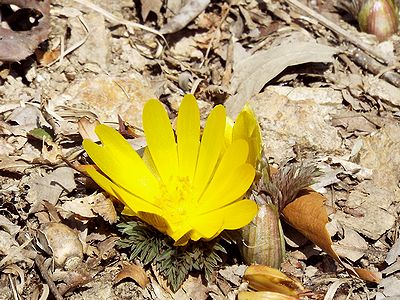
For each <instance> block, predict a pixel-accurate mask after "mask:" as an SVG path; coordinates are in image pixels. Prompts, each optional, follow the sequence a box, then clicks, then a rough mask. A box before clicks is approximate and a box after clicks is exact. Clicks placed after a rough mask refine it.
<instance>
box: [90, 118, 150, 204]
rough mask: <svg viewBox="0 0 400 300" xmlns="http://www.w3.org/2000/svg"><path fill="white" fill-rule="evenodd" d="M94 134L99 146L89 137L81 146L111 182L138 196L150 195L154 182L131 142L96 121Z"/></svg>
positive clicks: (146, 196)
mask: <svg viewBox="0 0 400 300" xmlns="http://www.w3.org/2000/svg"><path fill="white" fill-rule="evenodd" d="M96 134H97V135H98V136H99V138H100V140H101V142H102V143H103V146H99V145H97V144H95V143H93V142H92V141H90V140H84V141H83V147H84V149H85V150H86V152H87V153H88V155H89V156H90V158H91V159H92V160H93V161H94V162H95V164H96V165H97V166H98V167H99V168H100V170H101V171H102V172H103V173H104V174H106V175H107V176H108V177H109V178H110V179H111V180H112V181H113V182H114V183H116V184H117V185H119V186H122V187H124V188H125V189H127V190H128V191H130V192H131V193H134V194H136V195H137V196H139V197H142V198H152V197H154V192H155V190H156V189H157V187H158V182H157V180H156V179H155V178H154V176H153V174H152V173H151V172H150V170H149V169H148V168H147V166H146V165H145V164H144V162H143V160H142V159H141V158H140V156H139V155H138V154H137V153H136V151H135V150H134V149H133V148H132V147H131V145H130V144H129V143H128V142H127V141H126V140H125V139H124V138H123V137H122V136H121V135H120V134H119V133H118V132H117V131H116V130H114V129H113V128H111V127H108V126H106V125H102V124H101V125H98V126H97V127H96Z"/></svg>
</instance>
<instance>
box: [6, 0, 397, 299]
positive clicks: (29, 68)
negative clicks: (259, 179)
mask: <svg viewBox="0 0 400 300" xmlns="http://www.w3.org/2000/svg"><path fill="white" fill-rule="evenodd" d="M3 2H4V1H3ZM11 2H13V3H14V4H17V5H18V4H21V3H22V2H23V1H7V2H4V3H6V4H10V3H11ZM17 2H18V3H17ZM25 2H26V3H28V2H30V1H25ZM44 2H45V1H44ZM141 2H142V7H136V6H135V5H133V4H132V3H131V2H130V1H109V2H107V3H101V4H100V5H101V6H100V5H97V4H95V3H93V2H90V1H83V0H80V1H52V3H51V10H50V13H47V12H45V11H40V10H39V12H41V13H42V15H43V16H44V17H42V18H41V19H39V20H38V24H37V25H38V26H37V27H39V29H40V28H44V29H43V31H42V33H40V34H39V35H35V34H34V35H32V38H33V40H30V39H25V40H23V41H22V42H21V43H20V44H19V45H18V47H20V46H21V47H23V49H22V48H19V49H20V50H18V49H17V51H13V52H7V53H8V54H7V55H9V54H10V53H11V54H13V57H11V59H10V58H9V59H7V57H2V56H0V57H2V59H3V60H5V61H7V60H10V61H14V60H18V61H20V63H19V64H4V63H3V64H2V65H1V66H0V83H1V85H0V112H1V117H0V133H1V135H0V169H1V172H2V173H1V177H0V191H1V195H2V205H1V210H0V228H1V230H0V290H1V294H2V295H4V297H6V298H5V299H13V298H12V297H13V296H12V295H18V296H17V297H20V298H22V299H27V298H31V296H35V295H36V296H35V297H36V299H38V298H39V295H42V296H43V297H46V295H48V294H50V293H51V294H53V296H54V297H55V298H56V299H59V298H57V297H60V296H61V295H63V296H64V297H65V298H67V299H82V298H86V299H98V295H101V294H102V295H104V297H106V298H107V299H123V298H124V297H129V298H136V299H173V298H174V297H175V298H177V297H178V298H179V299H189V298H191V297H192V299H206V298H207V297H211V298H213V299H222V298H228V299H234V298H235V297H236V295H237V294H238V293H239V292H243V293H248V294H242V296H241V297H243V299H248V298H245V297H251V296H255V295H253V294H252V293H253V292H251V291H250V290H249V289H248V287H247V283H246V280H244V279H243V274H244V272H237V271H235V270H237V269H242V270H244V269H245V268H246V267H247V266H246V265H243V264H242V261H241V260H240V255H238V256H237V257H235V261H231V262H230V263H229V264H227V265H226V266H225V267H223V268H222V269H219V270H215V271H214V272H211V275H212V276H211V277H210V281H208V282H207V281H204V278H202V277H201V276H197V275H196V276H195V274H191V275H189V276H188V277H187V279H186V281H185V282H184V283H183V285H182V287H181V288H180V289H178V290H177V291H175V292H173V291H171V289H170V288H169V287H168V286H167V285H166V284H165V282H164V281H163V280H164V278H163V276H161V274H160V273H158V272H157V270H156V269H149V268H146V267H145V268H144V269H143V270H145V274H146V275H144V274H143V272H142V271H139V270H142V269H141V268H142V267H138V268H134V269H133V270H130V271H129V272H128V273H129V275H128V276H126V277H125V279H124V280H122V281H121V282H119V283H115V282H113V278H115V276H116V275H117V274H118V272H119V271H120V269H121V268H123V265H124V264H125V263H127V264H130V265H133V262H127V261H128V258H127V254H126V252H124V251H122V250H121V249H120V248H118V247H117V246H116V244H117V241H118V239H119V236H120V234H119V233H117V232H116V230H115V227H113V226H114V225H110V224H111V223H115V222H116V221H117V218H118V216H119V213H118V212H119V208H118V206H116V207H115V208H114V205H113V202H112V199H109V198H107V197H106V196H105V195H103V194H101V193H100V192H99V190H98V188H97V187H96V186H95V185H94V184H93V182H91V180H90V179H88V178H87V177H85V176H84V175H83V174H82V173H81V172H82V171H83V169H79V166H81V165H82V164H86V163H88V161H87V158H86V157H85V156H82V155H81V154H82V149H81V146H80V145H81V140H82V137H81V134H82V135H83V134H85V135H86V136H89V137H90V136H93V134H92V129H91V126H92V125H90V124H93V122H96V121H97V120H100V121H101V122H108V123H110V124H113V125H114V126H115V128H118V125H119V123H120V122H119V119H118V116H121V118H122V121H125V122H127V123H128V124H129V125H131V126H132V128H135V127H138V128H141V121H140V120H141V109H142V107H143V101H146V100H147V99H148V98H152V97H156V98H161V99H162V100H163V101H164V103H165V104H166V106H167V107H168V108H169V113H170V117H171V118H174V117H175V116H176V109H177V107H178V105H177V102H176V99H179V98H180V97H181V95H182V94H184V93H188V92H192V93H194V94H195V95H196V97H197V99H199V103H203V107H204V111H203V110H202V119H204V118H205V117H206V115H207V111H209V108H210V107H212V106H213V105H215V104H217V103H226V106H227V108H228V111H229V113H230V114H231V115H232V116H233V115H235V114H237V112H238V111H240V109H241V107H242V106H243V104H244V103H245V102H246V101H250V105H251V106H252V107H253V109H254V111H255V112H256V114H257V116H258V118H259V120H260V123H261V127H262V130H263V139H264V143H265V146H266V149H265V154H266V156H267V157H268V158H269V162H270V163H271V164H272V165H274V166H276V167H283V166H284V165H285V164H287V163H291V162H302V161H304V160H311V161H314V162H316V163H317V165H318V166H319V167H321V170H322V171H323V172H324V174H322V175H321V176H320V177H318V179H317V182H315V183H314V185H313V187H314V188H315V189H317V190H318V191H319V192H322V193H323V196H321V195H320V194H319V193H316V192H314V191H313V192H311V193H310V194H309V195H308V196H307V197H306V195H303V196H301V197H299V198H298V199H296V200H295V201H293V202H292V203H291V205H292V207H290V206H288V207H287V208H286V213H285V210H284V216H285V218H286V219H287V220H288V223H289V224H292V225H293V226H294V227H295V228H296V229H297V230H299V231H300V232H302V233H303V234H304V235H305V236H307V237H308V238H309V239H310V240H311V241H312V242H314V243H315V244H316V245H317V246H319V248H318V247H314V246H313V245H310V244H309V243H308V242H307V239H304V237H303V238H299V239H298V240H301V239H302V240H303V243H299V244H298V245H295V244H294V243H290V244H289V246H287V254H286V257H285V260H284V262H283V263H282V265H281V270H282V271H284V272H285V273H286V274H287V275H290V276H292V277H294V278H295V277H297V278H298V279H301V281H302V284H303V285H304V286H305V287H306V288H307V289H308V290H310V291H311V294H307V293H305V294H301V295H298V296H295V298H296V297H297V298H298V297H302V298H303V299H310V297H314V298H315V297H323V296H321V295H323V294H324V293H327V294H326V296H325V297H330V298H331V299H333V298H334V297H338V299H341V298H345V297H350V298H351V299H368V297H371V295H372V296H373V297H374V296H375V299H383V298H384V297H395V296H398V295H399V291H398V290H396V288H395V287H396V286H398V280H399V274H400V273H399V272H400V267H399V263H398V261H399V251H398V248H399V247H398V241H399V236H398V224H397V223H398V222H397V220H398V217H399V202H398V199H399V195H400V192H399V187H398V182H399V173H398V169H399V166H400V162H399V156H398V144H399V141H400V136H399V132H400V130H399V124H398V116H399V113H398V112H399V107H400V105H399V98H398V95H399V92H398V85H397V86H396V75H398V72H397V69H396V68H395V67H394V66H395V63H392V62H393V61H394V62H395V61H396V60H398V52H397V50H396V47H395V46H396V43H397V39H396V38H397V36H396V35H395V36H394V37H393V38H392V39H389V40H388V41H386V42H385V44H384V43H381V44H379V43H377V42H376V40H374V38H373V37H372V36H370V35H365V34H361V33H359V32H357V29H356V28H355V27H354V26H353V25H351V24H349V23H345V22H340V26H341V27H340V28H339V27H338V25H336V24H333V25H332V24H331V23H329V22H327V17H323V15H324V16H329V17H333V18H337V19H341V17H342V16H341V14H340V13H339V12H338V11H337V10H336V9H335V7H333V6H332V5H331V4H330V3H327V2H319V1H317V2H315V3H314V2H307V3H308V4H309V5H310V6H309V7H308V9H306V8H307V7H306V6H305V4H304V3H305V1H304V3H300V2H299V1H293V0H290V1H281V2H279V3H273V2H272V1H266V2H265V4H266V5H265V7H263V6H260V5H259V4H258V3H257V1H247V2H246V3H240V2H235V1H234V2H231V3H225V2H221V3H218V2H215V1H202V2H201V3H200V2H198V1H180V0H175V1H152V3H155V5H154V6H152V7H149V6H146V5H143V4H145V2H146V1H141ZM32 3H33V2H32ZM149 3H150V1H149ZM200 4H202V5H203V6H202V5H200ZM191 5H195V6H196V7H197V8H198V9H197V10H195V9H193V10H192V9H191V10H190V11H191V13H190V14H186V13H185V9H184V8H185V7H191ZM19 6H20V7H22V8H23V7H24V5H19ZM305 7H306V8H305ZM4 9H8V7H7V8H5V7H3V6H2V7H1V10H2V12H3V10H4ZM111 12H112V13H111ZM305 15H307V17H304V16H305ZM46 18H48V19H49V20H50V24H51V25H46V22H47V21H46ZM127 20H129V21H127ZM45 21H46V22H45ZM328 21H329V20H328ZM318 24H319V25H318ZM3 25H4V24H3ZM36 29H37V28H36ZM2 30H3V29H2ZM7 30H8V31H7V34H8V35H9V34H13V35H15V34H18V36H19V37H22V36H23V35H26V34H31V33H33V32H34V31H31V32H30V31H27V32H25V31H21V32H19V33H17V32H10V31H9V29H7ZM32 30H35V27H32ZM49 32H50V34H48V33H49ZM160 32H161V33H168V34H167V35H166V36H165V39H166V40H164V39H163V38H161V37H160ZM338 36H340V37H342V38H344V39H347V40H349V41H350V42H351V43H352V45H350V44H348V43H344V42H343V40H342V39H340V38H338ZM351 36H352V37H353V38H351ZM349 37H350V38H349ZM44 40H47V42H46V44H45V45H40V49H38V50H37V51H36V53H37V55H38V56H37V57H35V56H29V55H31V54H32V53H33V51H34V50H35V48H37V47H38V45H39V43H41V42H42V41H44ZM166 41H167V43H166ZM27 42H28V44H29V45H28V46H26V45H27V44H26V43H27ZM366 45H368V46H366ZM2 46H4V44H3V45H0V49H4V47H3V48H1V47H2ZM27 49H28V50H29V51H27ZM94 49H96V51H94ZM364 51H365V52H364ZM383 51H384V52H385V53H386V54H385V55H386V56H385V57H386V58H384V59H382V56H383V55H382V54H381V53H383ZM39 52H40V53H41V54H40V53H39ZM0 53H1V51H0ZM22 54H23V55H22ZM39 54H40V55H39ZM43 54H46V55H48V57H49V58H47V59H48V61H47V63H46V62H45V61H44V60H43V58H42V57H43V56H42V55H43ZM27 56H29V57H28V59H27V60H23V59H24V58H25V57H27ZM360 57H362V59H360ZM374 57H375V58H377V60H375V58H374ZM390 61H392V62H390ZM393 64H394V65H393ZM46 65H48V66H46ZM380 73H382V74H383V75H382V76H381V77H379V76H375V75H377V74H380ZM182 74H183V75H182ZM79 120H87V121H79ZM78 122H79V123H78ZM85 122H86V123H85ZM78 124H80V125H79V126H80V128H79V126H78ZM32 130H33V131H32ZM137 133H138V135H140V130H138V131H137ZM46 136H47V138H46ZM50 138H51V139H50ZM128 138H129V139H130V141H131V143H132V144H140V145H141V146H136V147H138V148H140V147H143V145H144V144H143V141H140V143H139V142H137V141H136V140H135V139H132V136H129V137H128ZM301 211H304V212H303V213H300V214H299V212H301ZM293 213H294V214H297V215H298V216H294V215H293ZM312 216H314V217H312ZM49 224H59V226H61V227H63V228H68V229H67V231H68V232H69V234H71V235H72V236H74V239H75V241H79V243H76V245H81V246H77V247H78V248H79V247H82V248H81V250H82V255H80V254H79V255H78V256H77V257H78V258H79V260H80V261H79V264H80V267H81V269H79V270H71V269H69V270H68V267H67V269H65V268H64V267H63V266H56V268H55V269H54V268H52V267H51V260H52V259H54V258H55V257H56V256H54V253H53V252H52V251H47V252H46V251H43V250H42V249H41V248H39V246H38V245H37V239H38V235H39V231H40V230H42V229H43V228H46V226H49ZM285 226H286V225H285V224H284V231H285V234H288V233H289V230H287V229H286V228H285ZM328 229H329V230H328ZM293 232H296V231H293ZM297 234H298V233H297ZM76 239H78V240H76ZM53 247H55V246H53ZM321 249H322V250H323V251H321ZM54 250H56V249H54ZM324 253H328V254H329V255H330V256H332V257H333V258H335V259H336V260H337V261H338V262H339V263H335V262H334V261H332V259H330V258H329V257H328V256H326V255H325V254H324ZM339 256H340V261H339V259H338V257H339ZM222 257H223V259H224V260H225V259H226V258H225V257H224V256H222ZM349 262H351V264H349ZM138 263H139V262H138V261H135V262H134V265H136V266H140V264H138ZM346 269H347V270H354V272H356V273H358V274H359V276H360V277H362V278H364V279H368V278H369V280H370V281H379V280H380V279H379V278H380V276H382V275H383V279H382V280H381V281H380V283H379V284H378V285H370V284H369V285H366V284H365V283H363V282H361V281H359V279H357V278H355V277H352V276H350V275H349V273H348V272H347V271H345V270H346ZM250 270H251V269H250ZM265 272H267V271H265ZM354 272H351V271H350V274H354ZM139 274H141V275H139ZM266 274H268V273H266ZM28 275H29V276H28ZM124 276H125V275H124ZM263 276H265V274H264V275H263ZM145 277H147V278H149V282H150V283H148V284H147V286H146V287H145V288H143V286H144V282H145V280H144V281H141V283H142V286H140V285H137V284H136V283H135V281H136V280H139V279H138V278H145ZM367 277H368V278H367ZM130 278H132V280H131V279H130ZM139 281H140V280H139ZM82 287H84V288H82ZM367 291H368V292H367ZM261 293H274V291H262V292H261ZM259 295H260V297H262V295H261V294H259ZM263 295H264V297H268V296H269V297H272V296H275V297H281V298H280V299H285V298H283V296H282V295H280V296H279V295H276V294H275V295H272V294H268V295H267V294H263ZM239 298H240V297H239ZM249 299H250V298H249ZM326 299H329V298H326Z"/></svg>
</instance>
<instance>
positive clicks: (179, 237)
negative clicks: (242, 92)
mask: <svg viewBox="0 0 400 300" xmlns="http://www.w3.org/2000/svg"><path fill="white" fill-rule="evenodd" d="M245 125H246V124H244V123H243V124H242V125H241V126H245ZM257 126H258V125H257ZM226 128H228V126H227V125H226V114H225V108H224V107H223V106H222V105H218V106H216V107H215V108H214V109H213V110H212V111H211V113H210V115H209V117H208V119H207V122H206V125H205V128H204V131H203V134H202V137H201V141H200V113H199V109H198V106H197V103H196V99H195V98H194V96H192V95H185V96H184V98H183V100H182V104H181V106H180V108H179V112H178V119H177V128H176V137H175V134H174V131H173V129H172V126H171V123H170V120H169V118H168V115H167V112H166V111H165V109H164V107H163V106H162V104H161V103H160V102H159V101H158V100H155V99H151V100H149V101H148V102H147V103H146V104H145V107H144V110H143V129H144V133H145V136H146V141H147V148H146V150H145V152H144V155H143V158H141V157H140V156H139V155H138V154H137V153H136V151H135V150H134V149H133V148H132V147H131V146H130V144H129V143H128V142H127V141H126V140H125V139H124V138H123V137H122V136H121V135H120V134H119V133H118V132H117V131H116V130H114V129H112V128H110V127H108V126H106V125H98V126H97V127H96V134H97V135H98V137H99V138H100V140H101V142H102V145H97V144H95V143H93V142H92V141H90V140H84V141H83V147H84V148H85V150H86V152H87V153H88V154H89V156H90V158H91V159H92V160H93V161H94V163H95V164H96V165H97V167H98V168H99V169H100V170H101V172H98V171H96V169H95V168H94V167H92V166H88V168H87V172H88V173H89V175H90V176H91V177H92V178H93V180H94V181H96V182H97V183H98V184H99V185H100V187H102V188H103V189H104V190H105V191H107V192H108V193H109V194H110V195H112V196H114V197H116V198H117V199H119V200H120V201H122V202H123V203H124V204H125V209H124V213H125V214H129V215H134V216H137V217H139V218H140V219H142V220H143V221H145V222H147V223H148V224H150V225H152V226H153V227H155V228H157V229H158V230H159V231H161V232H163V233H166V234H168V235H169V236H170V237H172V238H173V239H174V240H175V245H185V244H186V243H187V242H188V241H189V240H190V239H191V240H195V241H196V240H199V239H201V238H203V239H212V238H214V237H216V236H217V235H218V234H220V233H221V232H222V231H223V230H224V229H229V230H233V229H238V228H241V227H243V226H245V225H247V224H248V223H249V222H250V221H251V220H252V219H253V217H254V216H255V214H256V212H257V205H256V203H255V202H254V201H251V200H248V199H243V195H244V194H245V193H246V191H247V190H248V188H249V187H250V185H251V184H252V182H253V179H254V176H255V170H254V165H252V164H251V163H249V162H248V161H249V160H251V161H253V157H251V159H250V156H251V155H253V154H251V151H253V150H251V151H250V155H249V148H252V147H253V146H250V147H249V145H248V142H247V140H246V139H247V137H248V135H249V134H248V132H247V131H246V129H245V128H241V129H240V130H239V129H237V128H236V125H235V126H233V129H232V131H233V138H232V142H231V143H229V145H226V140H225V137H226V132H225V130H226ZM235 128H236V129H235ZM235 131H238V132H239V133H238V134H237V136H236V135H235ZM242 132H245V133H246V134H244V135H242V134H241V133H242ZM250 136H252V135H250ZM242 137H244V139H243V138H242Z"/></svg>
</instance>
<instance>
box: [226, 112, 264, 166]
mask: <svg viewBox="0 0 400 300" xmlns="http://www.w3.org/2000/svg"><path fill="white" fill-rule="evenodd" d="M232 139H233V140H235V139H244V140H246V141H247V142H248V143H249V158H248V160H247V161H248V162H249V163H250V164H252V165H253V166H255V164H256V163H257V161H258V160H260V158H261V133H260V126H259V125H258V122H257V118H256V116H255V115H254V113H253V111H252V110H251V109H250V107H249V106H248V105H246V106H245V108H244V109H243V110H242V111H241V112H240V114H239V115H238V117H237V119H236V121H235V125H234V127H233V132H232Z"/></svg>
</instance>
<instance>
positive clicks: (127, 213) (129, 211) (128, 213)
mask: <svg viewBox="0 0 400 300" xmlns="http://www.w3.org/2000/svg"><path fill="white" fill-rule="evenodd" d="M121 214H123V215H125V216H129V217H136V216H137V214H136V213H135V212H134V211H133V210H132V209H130V208H129V207H128V206H126V205H125V206H124V209H123V210H122V212H121Z"/></svg>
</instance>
